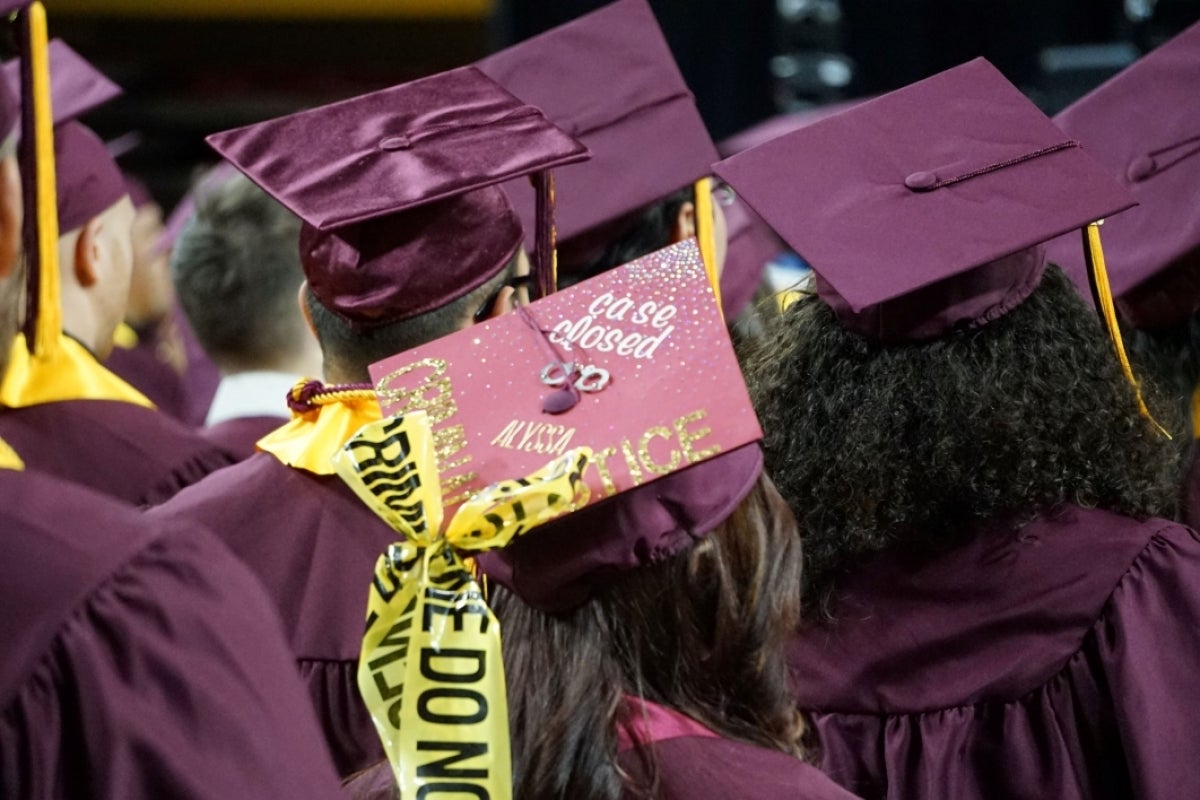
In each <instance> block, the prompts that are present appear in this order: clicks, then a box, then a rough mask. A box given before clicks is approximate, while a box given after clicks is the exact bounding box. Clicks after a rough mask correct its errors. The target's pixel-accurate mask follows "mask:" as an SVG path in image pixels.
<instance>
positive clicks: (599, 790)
mask: <svg viewBox="0 0 1200 800" xmlns="http://www.w3.org/2000/svg"><path fill="white" fill-rule="evenodd" d="M800 571H801V557H800V540H799V537H798V535H797V533H796V528H795V522H794V520H793V517H792V515H791V513H790V512H789V511H788V509H787V507H786V505H785V504H784V502H783V500H782V498H780V496H779V494H778V492H776V490H775V487H774V485H773V484H772V483H771V481H770V479H769V478H767V477H766V475H765V473H764V474H763V475H761V476H760V478H759V480H758V484H757V485H756V486H755V487H754V489H753V490H752V491H751V492H750V494H749V495H747V496H746V498H745V499H744V500H743V501H742V502H741V503H740V504H739V505H738V507H737V508H736V509H735V510H734V511H733V513H732V514H731V515H730V516H729V517H728V518H727V519H726V520H725V521H724V522H722V523H721V524H719V525H718V526H717V528H716V529H715V530H714V531H713V532H712V533H710V534H709V535H708V536H707V537H705V538H703V539H701V540H699V541H697V542H695V543H694V544H692V545H691V546H690V547H688V548H685V549H684V550H682V551H680V552H679V553H677V554H676V555H674V556H672V557H671V558H669V559H667V560H665V561H663V562H661V563H658V564H655V565H652V566H645V567H641V568H638V569H635V570H631V571H629V572H627V573H624V574H623V575H621V576H620V577H619V578H617V579H615V580H613V581H612V582H611V584H609V585H608V586H606V587H604V588H603V589H602V590H601V591H600V592H598V593H597V594H596V595H595V596H594V597H592V598H591V599H590V600H588V601H587V602H586V603H584V604H583V605H581V606H579V607H578V608H576V609H574V610H572V611H570V612H567V613H565V614H557V615H556V614H549V613H545V612H542V611H539V610H535V609H533V608H531V607H530V606H529V605H527V604H526V603H525V602H524V601H522V600H521V599H520V598H518V597H517V596H516V595H515V594H513V593H511V592H509V591H506V590H505V589H503V588H502V587H500V586H497V585H494V586H493V594H492V598H491V604H492V607H493V609H494V610H495V612H496V615H497V617H498V618H499V620H500V623H501V628H502V630H503V631H504V638H503V646H504V662H505V670H506V673H507V675H508V702H509V715H510V716H509V726H510V729H511V732H512V752H513V781H514V796H517V797H522V798H528V799H529V800H540V798H559V797H571V798H581V799H583V800H593V799H595V800H599V799H600V798H614V799H615V798H617V797H618V796H621V792H622V780H623V778H622V773H621V770H620V768H619V766H618V764H617V726H618V724H619V720H620V719H621V716H622V710H623V708H624V702H625V699H626V698H644V699H646V700H649V701H651V702H655V703H659V704H662V705H665V706H668V707H670V708H674V709H676V710H678V711H681V712H683V713H684V714H686V715H687V716H689V717H691V718H693V719H695V720H697V721H699V722H700V723H702V724H703V725H705V726H706V727H708V728H710V729H712V730H713V731H715V732H717V733H718V734H720V735H722V736H725V737H728V738H731V739H737V740H741V741H744V742H749V743H752V744H755V745H759V746H762V747H766V748H770V749H772V750H777V751H782V752H785V753H790V754H794V755H797V756H798V755H800V754H801V746H800V738H801V734H802V733H803V725H802V723H801V720H800V717H799V715H798V713H797V712H796V709H795V707H794V701H793V695H792V693H791V690H790V686H789V683H788V673H787V669H786V665H785V663H784V660H783V652H784V651H783V646H784V641H785V639H786V637H787V636H788V634H789V633H790V632H791V631H792V630H794V629H795V626H796V625H797V624H798V623H799V613H800ZM652 772H653V767H652V765H651V774H652ZM626 788H631V787H626Z"/></svg>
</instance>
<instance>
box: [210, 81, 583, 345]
mask: <svg viewBox="0 0 1200 800" xmlns="http://www.w3.org/2000/svg"><path fill="white" fill-rule="evenodd" d="M208 142H209V144H210V145H212V146H213V148H214V149H216V150H217V152H219V153H220V154H221V155H222V156H224V157H225V158H227V159H228V160H229V161H230V162H231V163H232V164H233V165H234V166H236V167H237V168H238V169H240V170H241V171H242V172H244V173H245V174H246V175H247V176H248V177H249V178H250V179H251V180H253V181H254V182H255V183H257V184H258V185H259V186H261V187H262V188H263V189H265V190H266V191H267V192H268V193H269V194H271V195H272V196H273V197H275V199H276V200H278V201H279V202H281V203H283V204H284V205H285V206H287V207H288V208H289V209H291V210H292V211H293V212H294V213H295V214H296V215H297V216H299V217H300V218H301V219H302V220H303V221H304V225H303V228H302V229H301V235H300V260H301V264H302V266H303V268H304V272H305V275H306V277H307V278H308V282H309V288H310V289H311V291H312V292H313V294H314V296H315V297H316V298H317V299H318V300H320V301H321V303H322V304H324V305H325V306H326V307H328V308H329V309H330V310H331V311H333V312H334V313H336V314H338V315H339V316H341V317H342V318H343V319H345V320H347V321H348V322H350V323H351V324H352V325H355V326H357V327H362V328H366V327H370V326H373V325H379V324H383V323H387V322H393V321H397V320H401V319H407V318H410V317H413V316H416V315H419V314H423V313H425V312H428V311H431V310H433V309H436V308H440V307H441V306H443V305H445V304H447V303H449V302H451V301H452V300H454V299H456V298H458V297H461V296H463V295H465V294H466V293H468V292H470V291H471V290H472V289H475V288H476V287H478V286H480V285H482V284H483V283H484V282H486V281H487V280H488V279H489V278H491V277H492V276H494V275H496V274H497V273H499V272H500V270H501V269H503V268H504V266H505V265H506V264H507V263H508V262H509V260H510V259H511V258H512V257H513V256H514V254H515V253H516V251H517V249H518V248H519V247H520V245H521V239H522V230H521V223H520V220H519V219H518V218H517V216H516V215H515V214H514V213H513V211H512V209H511V207H510V206H509V203H508V201H507V199H506V198H505V196H504V194H503V192H502V191H501V190H500V188H499V187H498V185H497V184H499V183H501V182H503V181H506V180H509V179H512V178H518V177H524V176H529V175H531V174H533V173H538V172H542V171H545V170H549V169H552V168H555V167H558V166H560V165H563V164H569V163H572V162H574V161H578V160H580V159H583V158H586V157H587V148H586V147H584V146H583V145H582V144H580V143H579V142H577V141H575V140H574V139H572V138H571V137H570V136H568V135H567V134H565V133H563V132H562V131H561V130H559V129H558V128H556V127H555V126H554V125H552V124H551V123H549V122H547V120H546V118H545V116H543V114H542V113H541V112H540V111H539V110H538V109H536V108H533V107H532V106H528V105H525V104H523V103H521V102H520V101H518V100H517V99H516V98H514V97H513V96H512V95H511V94H509V93H508V92H506V91H504V89H502V88H501V87H500V86H498V85H497V84H496V83H495V82H493V81H492V80H490V79H489V78H487V76H485V75H484V74H483V73H482V72H480V71H479V70H477V69H475V68H473V67H464V68H461V69H456V70H451V71H449V72H444V73H440V74H438V75H433V76H431V77H428V78H422V79H421V80H417V81H412V82H411V83H406V84H402V85H400V86H394V87H392V88H390V89H384V90H382V91H378V92H372V93H370V94H366V95H362V96H359V97H355V98H352V99H350V100H345V101H342V102H339V103H333V104H331V105H327V106H322V107H320V108H315V109H311V110H309V111H302V112H300V113H297V114H291V115H289V116H286V117H280V118H278V119H273V120H268V121H266V122H262V123H258V124H256V125H250V126H247V127H243V128H238V129H236V130H232V131H226V132H224V133H218V134H214V135H212V136H210V137H208Z"/></svg>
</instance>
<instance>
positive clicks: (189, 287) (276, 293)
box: [171, 175, 309, 370]
mask: <svg viewBox="0 0 1200 800" xmlns="http://www.w3.org/2000/svg"><path fill="white" fill-rule="evenodd" d="M299 234H300V220H299V219H297V218H296V217H295V216H294V215H293V214H292V213H291V212H289V211H288V210H287V209H285V208H284V207H283V206H282V205H280V204H279V203H277V202H276V201H275V200H273V199H272V198H271V197H270V196H269V195H267V194H266V192H264V191H263V190H262V189H259V188H258V187H257V186H255V185H254V184H253V183H251V182H250V181H249V180H247V179H246V178H244V177H242V176H240V175H239V176H236V177H234V178H231V179H230V180H228V181H226V182H224V183H222V184H219V185H217V186H216V187H214V188H212V189H211V190H210V191H207V192H205V193H202V194H200V195H199V197H198V198H197V202H196V212H195V216H194V218H193V219H192V221H191V222H190V223H189V224H188V226H187V227H186V228H185V229H184V230H183V232H182V234H181V235H180V237H179V239H178V241H177V242H176V244H175V247H174V250H173V251H172V254H171V271H172V275H173V277H174V281H175V288H176V292H177V293H178V295H179V303H180V305H181V306H182V307H183V311H184V313H185V314H186V315H187V318H188V322H189V323H190V324H191V326H192V329H193V330H194V331H195V333H196V337H197V339H198V340H199V341H200V344H201V345H202V346H203V347H204V349H205V351H206V352H207V353H208V355H209V357H210V358H212V359H213V361H214V363H216V364H217V365H218V366H220V367H221V368H222V369H226V370H229V369H261V368H270V367H271V366H272V365H273V364H275V363H277V362H278V360H279V359H280V357H281V355H286V354H288V353H292V352H294V351H295V350H296V349H297V348H298V347H299V346H300V344H301V343H302V342H303V340H304V338H305V337H307V336H308V335H309V334H308V332H307V331H306V330H305V326H304V320H303V317H302V316H301V314H300V310H299V307H298V306H297V304H296V297H297V292H298V290H299V287H300V284H301V282H303V280H304V275H303V274H302V273H301V271H300V261H299V256H298V255H297V252H296V241H297V239H298V237H299Z"/></svg>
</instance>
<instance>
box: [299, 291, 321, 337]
mask: <svg viewBox="0 0 1200 800" xmlns="http://www.w3.org/2000/svg"><path fill="white" fill-rule="evenodd" d="M296 300H297V301H298V302H299V303H300V313H301V314H302V315H303V316H304V324H305V325H307V326H308V332H309V333H311V334H312V335H313V338H316V336H317V328H316V326H315V325H313V320H312V311H310V310H309V308H308V281H301V282H300V291H299V292H297V294H296Z"/></svg>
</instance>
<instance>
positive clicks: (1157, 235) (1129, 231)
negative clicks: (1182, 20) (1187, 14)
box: [1048, 23, 1200, 328]
mask: <svg viewBox="0 0 1200 800" xmlns="http://www.w3.org/2000/svg"><path fill="white" fill-rule="evenodd" d="M1198 98H1200V23H1197V24H1195V25H1192V26H1191V27H1190V28H1188V29H1187V30H1185V31H1184V32H1183V33H1181V34H1179V35H1178V36H1176V37H1175V38H1174V39H1172V40H1171V41H1169V42H1167V43H1166V44H1164V45H1162V46H1161V47H1159V48H1158V49H1156V50H1154V51H1153V52H1151V53H1150V54H1148V55H1146V56H1144V57H1143V58H1142V59H1140V60H1139V61H1137V62H1135V63H1134V64H1132V65H1130V66H1129V67H1127V68H1126V69H1125V70H1123V71H1122V72H1120V73H1119V74H1117V75H1116V76H1114V77H1113V78H1111V79H1110V80H1108V81H1107V82H1106V83H1104V84H1102V85H1101V86H1100V87H1099V88H1097V89H1095V90H1094V91H1092V92H1091V93H1089V94H1088V95H1086V96H1084V97H1083V98H1082V99H1080V100H1078V101H1077V102H1075V103H1074V104H1072V105H1071V106H1069V107H1068V108H1066V109H1065V110H1063V111H1062V112H1061V113H1059V114H1058V115H1057V116H1056V117H1055V118H1054V121H1055V122H1056V123H1057V124H1058V125H1059V126H1060V127H1062V128H1063V130H1065V131H1066V132H1067V133H1068V134H1070V135H1071V136H1074V137H1076V138H1078V139H1079V141H1080V142H1081V143H1082V144H1083V147H1084V148H1086V150H1087V151H1088V152H1089V153H1091V154H1092V155H1093V156H1095V157H1096V159H1097V160H1098V161H1100V162H1101V163H1102V164H1103V165H1104V166H1105V168H1107V169H1108V171H1109V173H1110V174H1111V175H1112V176H1113V177H1114V178H1115V179H1116V180H1117V181H1119V182H1120V183H1121V184H1122V185H1124V186H1125V187H1126V188H1127V189H1128V190H1129V191H1130V192H1131V193H1132V194H1133V196H1134V198H1136V199H1137V201H1138V204H1139V205H1138V207H1137V208H1135V209H1133V210H1131V211H1129V212H1128V213H1125V214H1121V215H1120V216H1118V217H1116V218H1115V219H1112V220H1110V221H1108V222H1107V223H1106V224H1105V226H1104V243H1105V251H1106V254H1107V257H1108V267H1109V269H1108V276H1109V283H1110V285H1111V287H1112V294H1113V295H1114V297H1116V298H1118V306H1119V307H1120V309H1121V311H1122V313H1123V316H1124V317H1125V318H1126V319H1127V320H1128V321H1129V322H1130V323H1132V324H1133V325H1134V326H1135V327H1138V328H1154V327H1160V326H1170V325H1174V324H1176V323H1179V322H1181V321H1183V320H1184V319H1186V318H1187V317H1188V316H1190V315H1191V314H1192V313H1194V312H1195V311H1197V310H1198V309H1200V254H1198V253H1197V249H1198V248H1200V100H1198ZM1048 253H1049V257H1050V259H1051V260H1052V261H1054V262H1055V263H1057V264H1059V266H1061V267H1063V269H1065V270H1066V271H1067V273H1068V274H1070V276H1071V278H1072V280H1074V281H1075V284H1076V286H1078V287H1079V288H1080V289H1081V291H1083V292H1084V293H1085V294H1087V293H1088V292H1089V289H1088V277H1087V267H1086V265H1085V263H1084V259H1083V257H1082V253H1081V252H1080V250H1079V247H1078V243H1077V237H1071V236H1066V237H1062V238H1061V239H1059V240H1055V241H1054V242H1052V243H1051V244H1050V245H1049V246H1048ZM1189 254H1190V257H1189V258H1186V259H1185V256H1189Z"/></svg>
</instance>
